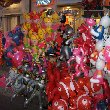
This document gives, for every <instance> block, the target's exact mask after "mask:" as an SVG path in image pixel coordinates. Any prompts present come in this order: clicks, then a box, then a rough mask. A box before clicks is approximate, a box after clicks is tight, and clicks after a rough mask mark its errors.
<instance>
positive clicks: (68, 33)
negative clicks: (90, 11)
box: [65, 24, 74, 35]
mask: <svg viewBox="0 0 110 110" xmlns="http://www.w3.org/2000/svg"><path fill="white" fill-rule="evenodd" d="M73 32H74V30H73V28H72V27H71V26H70V25H69V24H67V25H66V29H65V34H66V35H70V34H73Z"/></svg>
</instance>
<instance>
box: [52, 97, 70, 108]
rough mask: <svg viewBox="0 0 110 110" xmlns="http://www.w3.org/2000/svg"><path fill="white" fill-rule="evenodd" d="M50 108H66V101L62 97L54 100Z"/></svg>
mask: <svg viewBox="0 0 110 110" xmlns="http://www.w3.org/2000/svg"><path fill="white" fill-rule="evenodd" d="M52 110H68V103H67V102H66V101H65V100H63V99H59V100H56V101H54V102H53V103H52Z"/></svg>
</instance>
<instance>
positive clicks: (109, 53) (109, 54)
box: [104, 46, 110, 62]
mask: <svg viewBox="0 0 110 110" xmlns="http://www.w3.org/2000/svg"><path fill="white" fill-rule="evenodd" d="M104 57H105V60H106V61H107V62H110V46H106V47H105V49H104Z"/></svg>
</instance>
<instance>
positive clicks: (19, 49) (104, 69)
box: [0, 9, 110, 110]
mask: <svg viewBox="0 0 110 110" xmlns="http://www.w3.org/2000/svg"><path fill="white" fill-rule="evenodd" d="M24 20H25V22H24V23H23V25H22V26H16V27H15V28H14V29H13V30H11V31H10V32H7V33H6V34H4V35H3V34H2V33H1V35H0V42H1V46H0V64H1V68H2V66H3V65H7V67H8V68H9V69H8V70H7V73H4V72H3V70H2V71H1V73H0V74H2V75H1V77H0V88H1V89H3V90H1V91H6V90H7V91H9V94H10V95H11V99H10V101H14V100H16V97H17V96H18V95H19V96H23V97H24V103H23V105H24V108H27V107H28V106H29V103H31V101H32V100H33V99H34V98H35V97H38V102H39V110H44V108H46V109H48V110H109V109H110V103H109V100H110V86H109V81H108V79H106V78H105V76H106V77H107V78H108V77H110V61H109V60H110V35H109V34H108V33H109V32H108V28H109V26H110V17H109V16H108V14H106V15H105V16H103V17H102V18H101V19H100V22H99V24H97V23H96V21H95V20H94V19H93V18H92V17H91V18H86V19H85V21H84V23H83V24H81V26H80V27H79V28H78V30H77V33H75V31H74V28H73V27H71V26H70V25H68V24H65V22H66V18H65V14H59V13H57V12H55V11H54V10H53V9H49V10H47V11H41V12H36V11H32V12H30V13H25V14H24ZM9 94H8V95H9Z"/></svg>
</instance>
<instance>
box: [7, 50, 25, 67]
mask: <svg viewBox="0 0 110 110" xmlns="http://www.w3.org/2000/svg"><path fill="white" fill-rule="evenodd" d="M13 51H14V53H11V52H8V53H7V56H8V57H9V58H11V59H12V63H13V66H14V67H18V66H20V65H22V61H23V58H24V52H23V51H20V50H18V49H16V48H14V49H13Z"/></svg>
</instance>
